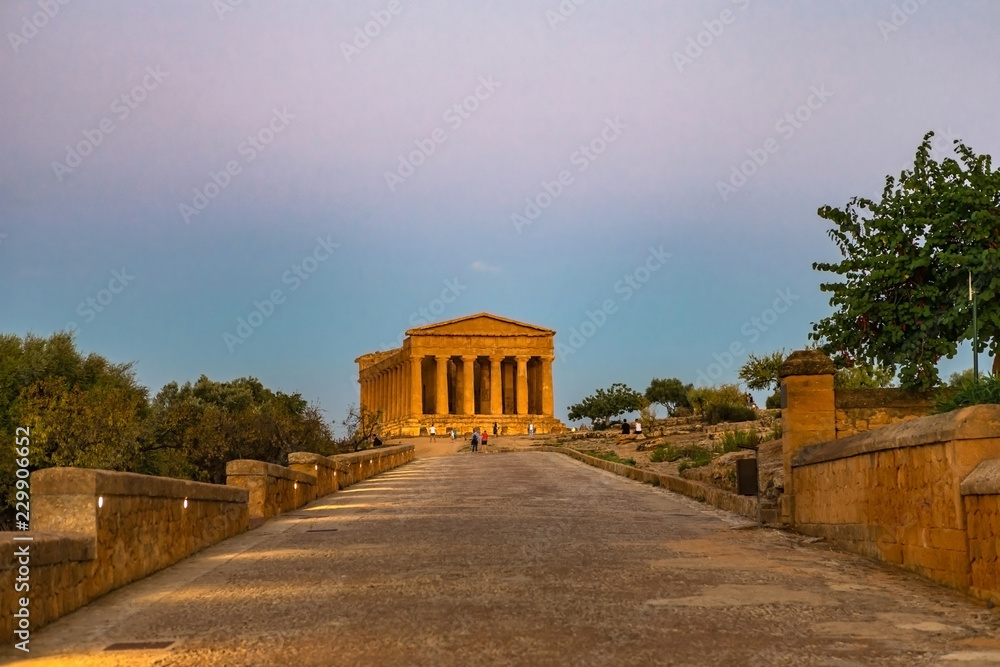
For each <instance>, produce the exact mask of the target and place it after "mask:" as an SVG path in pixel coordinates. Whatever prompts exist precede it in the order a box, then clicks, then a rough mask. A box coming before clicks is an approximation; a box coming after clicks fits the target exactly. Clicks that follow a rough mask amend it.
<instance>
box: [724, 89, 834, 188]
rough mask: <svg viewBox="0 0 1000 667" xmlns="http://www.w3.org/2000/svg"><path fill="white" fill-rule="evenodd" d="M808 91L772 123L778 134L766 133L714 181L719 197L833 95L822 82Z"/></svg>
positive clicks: (762, 162) (764, 161)
mask: <svg viewBox="0 0 1000 667" xmlns="http://www.w3.org/2000/svg"><path fill="white" fill-rule="evenodd" d="M809 91H810V94H809V96H808V97H807V98H806V101H805V102H804V103H803V104H801V105H799V106H798V107H797V108H796V109H795V110H794V111H791V112H789V113H786V114H785V115H784V116H782V117H781V118H779V119H778V121H777V122H776V123H775V124H774V131H775V132H777V133H778V135H779V137H780V138H775V137H768V138H767V139H766V140H765V141H764V142H763V145H762V146H760V147H757V148H748V149H747V150H746V154H747V156H748V158H749V159H747V160H744V161H743V162H741V163H740V164H738V165H733V167H732V169H731V171H730V173H729V179H728V180H726V181H722V180H719V181H716V182H715V187H716V189H718V191H719V197H721V198H722V201H729V198H730V197H731V196H732V195H734V194H736V192H737V191H738V190H739V189H740V188H742V187H743V186H744V185H746V184H747V182H748V181H749V179H750V178H752V177H753V175H754V174H756V173H757V172H758V171H759V170H760V168H761V167H763V166H764V165H765V164H767V163H768V161H769V160H770V159H771V156H772V155H774V154H775V153H777V152H778V151H779V150H781V141H782V140H784V141H788V140H789V139H791V138H792V137H793V136H795V133H796V132H798V131H799V130H801V129H802V128H803V127H804V126H805V124H806V123H808V122H809V121H810V120H811V119H812V117H813V114H814V113H816V112H817V111H819V110H820V109H822V108H823V106H824V105H825V104H826V103H827V102H828V101H830V98H831V97H833V93H831V92H830V91H829V90H827V89H826V86H825V85H821V86H819V87H816V86H813V87H812V88H810V89H809Z"/></svg>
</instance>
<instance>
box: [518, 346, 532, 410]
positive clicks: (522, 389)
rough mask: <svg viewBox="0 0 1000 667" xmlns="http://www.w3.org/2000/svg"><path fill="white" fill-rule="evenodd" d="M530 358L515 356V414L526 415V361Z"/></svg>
mask: <svg viewBox="0 0 1000 667" xmlns="http://www.w3.org/2000/svg"><path fill="white" fill-rule="evenodd" d="M530 358H531V357H525V356H517V357H514V360H515V361H517V414H518V415H521V416H524V415H527V414H528V359H530Z"/></svg>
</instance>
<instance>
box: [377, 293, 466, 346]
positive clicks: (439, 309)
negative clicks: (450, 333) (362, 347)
mask: <svg viewBox="0 0 1000 667" xmlns="http://www.w3.org/2000/svg"><path fill="white" fill-rule="evenodd" d="M467 289H469V286H468V285H463V284H462V283H461V282H460V281H459V279H458V278H453V279H451V280H445V281H444V287H442V288H441V293H440V294H439V295H438V296H437V297H435V298H433V299H431V300H430V302H428V304H427V305H426V306H421V307H420V308H418V309H417V310H415V311H413V312H412V313H410V317H409V319H408V320H407V322H408V323H409V325H410V328H413V327H422V326H424V325H425V324H431V323H433V322H436V321H438V319H439V318H440V317H441V315H443V314H444V313H445V311H446V310H448V306H450V305H452V304H453V303H455V302H456V301H458V297H460V296H461V295H462V293H463V292H465V290H467ZM405 339H406V332H405V331H403V332H401V333H400V334H399V338H398V339H397V340H396V342H395V343H388V344H386V343H383V344H382V345H380V346H379V347H378V349H379V350H383V351H384V350H394V349H396V348H398V347H402V346H403V341H404V340H405Z"/></svg>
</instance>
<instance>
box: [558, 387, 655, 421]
mask: <svg viewBox="0 0 1000 667" xmlns="http://www.w3.org/2000/svg"><path fill="white" fill-rule="evenodd" d="M645 406H646V399H645V398H643V396H642V394H640V393H639V392H637V391H635V390H634V389H630V388H629V387H628V386H626V385H625V384H622V383H621V382H615V383H614V384H612V385H611V386H610V387H609V388H608V389H598V390H597V391H596V392H594V394H592V395H590V396H587V397H586V398H584V399H583V400H582V401H580V402H579V403H576V404H575V405H571V406H569V418H570V419H571V420H573V421H576V420H578V419H589V420H590V421H591V423H592V424H593V425H594V426H595V427H600V428H606V427H607V426H608V425H609V424H610V423H611V420H613V419H615V418H617V417H620V416H621V415H623V414H626V413H628V412H636V411H638V410H641V409H642V408H643V407H645Z"/></svg>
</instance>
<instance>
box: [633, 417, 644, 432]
mask: <svg viewBox="0 0 1000 667" xmlns="http://www.w3.org/2000/svg"><path fill="white" fill-rule="evenodd" d="M633 430H634V431H635V434H636V435H642V422H641V421H639V420H638V419H636V420H635V427H634V429H633Z"/></svg>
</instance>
